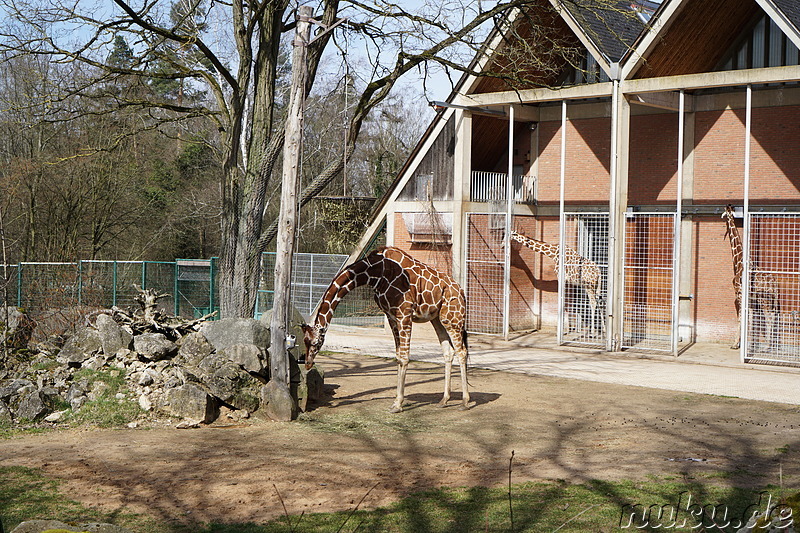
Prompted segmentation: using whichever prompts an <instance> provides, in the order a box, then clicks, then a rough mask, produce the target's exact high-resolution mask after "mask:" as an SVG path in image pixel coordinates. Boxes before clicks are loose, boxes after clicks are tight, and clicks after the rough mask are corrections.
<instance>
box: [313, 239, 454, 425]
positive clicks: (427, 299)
mask: <svg viewBox="0 0 800 533" xmlns="http://www.w3.org/2000/svg"><path fill="white" fill-rule="evenodd" d="M362 285H369V286H371V287H372V289H373V291H374V293H375V302H376V303H377V304H378V306H379V307H380V308H381V310H382V311H383V312H384V314H385V315H386V318H387V320H388V322H389V327H391V329H392V334H393V335H394V343H395V356H396V358H397V397H396V399H395V402H394V404H392V408H391V411H392V412H399V411H402V410H403V400H404V387H405V376H406V370H407V368H408V363H409V351H410V343H411V324H412V322H430V323H431V324H432V325H433V329H434V330H435V331H436V335H437V337H438V338H439V343H440V345H441V346H442V353H443V355H444V360H445V366H444V395H443V396H442V400H441V401H440V402H439V405H440V406H442V407H443V406H445V405H446V404H447V401H448V400H449V399H450V374H451V367H452V363H453V356H454V355H458V361H459V366H460V369H461V387H462V389H461V391H462V393H461V394H462V397H461V403H462V408H464V409H467V408H469V406H470V403H469V388H468V386H469V384H468V383H467V344H466V340H467V329H466V313H467V310H466V297H465V295H464V291H462V290H461V287H459V285H458V284H457V283H456V282H455V280H453V278H451V277H450V276H449V275H447V274H443V273H441V272H438V271H437V270H435V269H433V268H431V267H429V266H428V265H426V264H424V263H421V262H420V261H417V260H416V259H414V258H413V257H411V256H410V255H408V254H407V253H405V252H404V251H402V250H400V249H398V248H392V247H387V248H381V249H379V250H377V251H374V252H372V253H371V254H369V255H368V256H367V257H365V258H364V259H361V260H360V261H356V262H355V263H353V264H351V265H348V266H347V267H345V268H344V269H343V270H342V271H341V272H340V273H339V274H338V275H337V276H336V278H335V279H334V280H333V281H332V282H331V284H330V285H329V286H328V289H327V290H326V291H325V296H324V297H323V299H322V303H321V304H320V306H319V309H318V310H317V314H316V317H315V318H314V325H313V326H309V325H307V324H303V326H302V329H303V341H304V343H305V345H306V368H307V369H310V368H311V367H312V366H313V365H314V358H315V357H316V355H317V354H318V353H319V351H320V349H321V348H322V345H323V343H324V342H325V333H326V331H327V329H328V325H329V324H330V322H331V320H332V318H333V312H334V310H335V309H336V306H337V305H339V302H340V301H341V300H342V298H344V297H345V296H346V295H347V294H349V293H350V292H351V291H352V290H353V289H355V288H356V287H359V286H362Z"/></svg>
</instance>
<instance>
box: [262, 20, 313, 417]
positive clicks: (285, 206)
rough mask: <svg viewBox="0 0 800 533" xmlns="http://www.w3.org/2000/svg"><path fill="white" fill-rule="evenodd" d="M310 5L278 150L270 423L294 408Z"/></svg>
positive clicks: (298, 37)
mask: <svg viewBox="0 0 800 533" xmlns="http://www.w3.org/2000/svg"><path fill="white" fill-rule="evenodd" d="M311 13H312V9H311V7H310V6H300V8H299V10H298V21H297V29H296V34H295V40H294V43H293V44H294V50H293V53H292V86H291V92H290V97H289V111H288V115H287V118H286V137H285V139H286V140H285V142H284V147H283V181H282V188H281V210H280V216H279V218H278V239H277V247H276V253H275V300H274V304H273V307H272V321H271V323H270V339H271V340H270V348H269V354H270V357H269V359H270V385H269V390H270V394H269V396H270V401H269V404H268V412H269V416H270V418H272V419H274V420H284V421H286V420H291V419H292V417H293V415H294V412H295V410H294V405H293V400H292V398H291V395H290V393H289V353H288V352H287V349H286V335H287V332H288V331H289V317H290V313H289V309H290V306H289V294H290V283H291V280H292V256H293V254H294V247H295V242H294V236H295V229H296V228H297V196H298V194H299V191H300V152H301V147H302V141H303V104H304V94H305V87H306V78H307V76H308V72H307V69H306V52H307V48H306V47H307V45H308V41H309V37H310V35H311Z"/></svg>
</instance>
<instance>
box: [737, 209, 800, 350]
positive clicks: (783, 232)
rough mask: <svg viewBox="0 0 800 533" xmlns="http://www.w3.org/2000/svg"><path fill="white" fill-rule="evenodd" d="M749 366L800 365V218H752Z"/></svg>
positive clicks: (766, 215) (783, 215) (746, 347)
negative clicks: (763, 363) (769, 364)
mask: <svg viewBox="0 0 800 533" xmlns="http://www.w3.org/2000/svg"><path fill="white" fill-rule="evenodd" d="M749 247H750V261H749V263H748V264H746V265H745V266H746V267H749V270H748V275H747V276H746V277H747V278H748V281H747V284H746V286H745V287H744V290H746V291H747V306H746V308H745V313H744V315H745V317H746V318H745V319H746V325H745V337H744V338H743V339H742V345H743V346H742V347H743V349H744V350H745V360H746V361H748V362H753V363H759V362H767V363H778V364H783V363H791V364H795V365H796V364H800V215H797V214H796V213H769V212H764V213H750V232H749Z"/></svg>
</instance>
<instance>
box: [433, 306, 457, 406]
mask: <svg viewBox="0 0 800 533" xmlns="http://www.w3.org/2000/svg"><path fill="white" fill-rule="evenodd" d="M431 324H433V329H434V330H436V336H437V337H438V338H439V344H441V345H442V355H443V356H444V395H443V396H442V399H441V401H440V402H439V404H438V407H444V406H446V405H447V402H448V400H450V376H451V375H452V370H453V345H452V343H451V342H450V335H449V334H448V332H447V329H445V327H444V326H443V325H442V322H441V320H439V319H438V318H434V319H433V320H431Z"/></svg>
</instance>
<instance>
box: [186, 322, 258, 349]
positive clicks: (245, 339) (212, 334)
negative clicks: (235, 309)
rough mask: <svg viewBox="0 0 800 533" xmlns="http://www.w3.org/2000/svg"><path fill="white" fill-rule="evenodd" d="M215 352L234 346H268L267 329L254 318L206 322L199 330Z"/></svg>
mask: <svg viewBox="0 0 800 533" xmlns="http://www.w3.org/2000/svg"><path fill="white" fill-rule="evenodd" d="M200 333H202V334H203V335H204V336H205V338H206V339H208V342H210V343H211V345H212V346H213V347H214V349H215V350H217V351H218V352H219V351H222V350H224V349H225V348H228V347H229V346H233V345H234V344H255V345H256V346H258V347H259V348H263V349H266V348H267V347H268V346H269V328H268V327H265V326H264V324H262V323H261V322H259V321H258V320H256V319H254V318H223V319H221V320H215V321H213V322H206V323H204V324H203V326H202V327H201V328H200Z"/></svg>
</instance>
